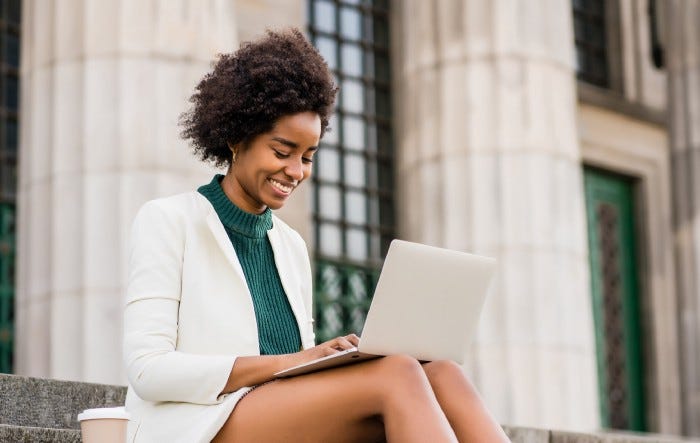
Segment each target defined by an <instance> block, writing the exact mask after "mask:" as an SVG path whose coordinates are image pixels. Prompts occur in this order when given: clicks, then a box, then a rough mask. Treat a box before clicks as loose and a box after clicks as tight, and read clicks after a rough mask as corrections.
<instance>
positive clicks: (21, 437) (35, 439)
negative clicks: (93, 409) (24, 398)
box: [0, 424, 81, 443]
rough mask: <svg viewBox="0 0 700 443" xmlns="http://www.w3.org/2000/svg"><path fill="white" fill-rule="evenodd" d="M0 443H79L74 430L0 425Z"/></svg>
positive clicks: (77, 433)
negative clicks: (0, 442)
mask: <svg viewBox="0 0 700 443" xmlns="http://www.w3.org/2000/svg"><path fill="white" fill-rule="evenodd" d="M0 441H2V442H13V443H20V442H22V443H25V442H26V443H30V442H31V443H57V442H60V443H80V442H81V439H80V431H78V430H75V429H53V428H34V427H30V426H12V425H4V424H0Z"/></svg>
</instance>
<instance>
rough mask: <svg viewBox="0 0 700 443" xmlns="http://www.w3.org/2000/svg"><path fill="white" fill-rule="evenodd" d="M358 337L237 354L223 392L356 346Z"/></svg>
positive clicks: (266, 379)
mask: <svg viewBox="0 0 700 443" xmlns="http://www.w3.org/2000/svg"><path fill="white" fill-rule="evenodd" d="M359 343H360V339H359V338H358V337H357V335H355V334H350V335H346V336H344V337H337V338H334V339H333V340H328V341H327V342H325V343H321V344H320V345H318V346H314V347H313V348H309V349H305V350H303V351H299V352H295V353H294V354H283V355H254V356H247V357H238V358H236V362H235V363H234V364H233V368H232V369H231V373H230V374H229V377H228V381H227V382H226V386H224V389H223V390H222V391H221V392H222V393H226V392H233V391H235V390H236V389H239V388H242V387H243V386H253V385H259V384H261V383H265V382H266V381H270V380H273V379H274V378H275V376H274V374H275V372H279V371H282V370H284V369H288V368H291V367H293V366H297V365H300V364H303V363H306V362H308V361H311V360H316V359H317V358H321V357H325V356H327V355H333V354H337V353H338V352H341V351H344V350H346V349H350V348H352V347H354V346H357V345H358V344H359Z"/></svg>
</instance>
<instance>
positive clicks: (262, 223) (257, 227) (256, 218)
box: [197, 174, 272, 238]
mask: <svg viewBox="0 0 700 443" xmlns="http://www.w3.org/2000/svg"><path fill="white" fill-rule="evenodd" d="M223 178H224V176H223V175H221V174H216V175H215V176H214V178H213V179H212V181H211V182H210V183H209V184H207V185H204V186H200V187H199V189H197V191H198V192H199V193H200V194H202V195H203V196H205V197H206V198H207V200H209V201H210V202H211V204H212V206H214V210H215V211H216V214H217V215H218V216H219V219H220V220H221V223H222V224H223V225H224V226H225V227H226V228H227V229H231V230H233V231H236V232H238V233H239V234H242V235H245V236H246V237H252V238H262V237H265V235H267V231H269V230H270V229H272V211H271V210H270V208H267V209H265V211H263V213H262V214H251V213H250V212H246V211H244V210H242V209H241V208H239V207H238V206H236V205H235V204H233V202H232V201H231V200H229V198H228V197H227V196H226V194H225V193H224V190H223V188H222V187H221V180H222V179H223Z"/></svg>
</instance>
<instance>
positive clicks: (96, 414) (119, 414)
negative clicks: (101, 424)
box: [78, 406, 129, 421]
mask: <svg viewBox="0 0 700 443" xmlns="http://www.w3.org/2000/svg"><path fill="white" fill-rule="evenodd" d="M100 418H115V419H121V420H128V419H129V413H128V412H126V409H124V406H118V407H116V408H95V409H86V410H84V411H83V412H81V413H80V414H78V421H84V420H96V419H100Z"/></svg>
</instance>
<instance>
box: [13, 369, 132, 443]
mask: <svg viewBox="0 0 700 443" xmlns="http://www.w3.org/2000/svg"><path fill="white" fill-rule="evenodd" d="M125 398H126V388H125V387H123V386H110V385H98V384H93V383H77V382H71V381H61V380H49V379H41V378H32V377H22V376H17V375H7V374H0V442H37V443H38V442H41V443H44V442H46V443H49V442H52V443H53V442H76V443H79V442H80V424H79V423H78V420H77V416H78V413H79V412H81V411H83V410H84V409H89V408H99V407H108V406H121V405H123V404H124V399H125Z"/></svg>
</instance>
